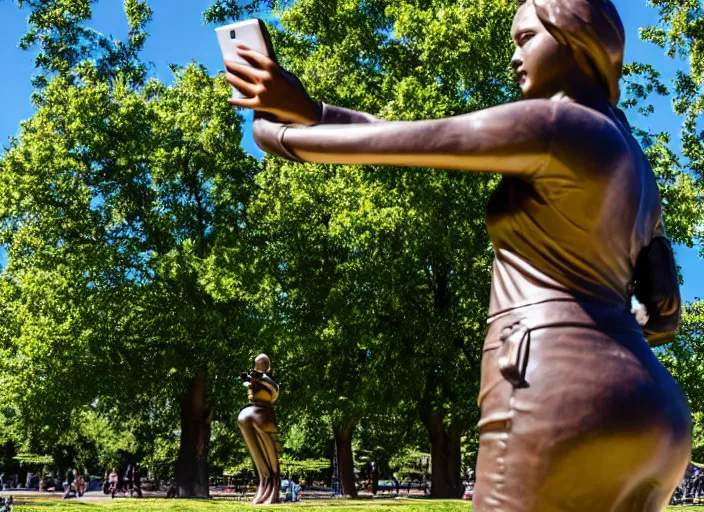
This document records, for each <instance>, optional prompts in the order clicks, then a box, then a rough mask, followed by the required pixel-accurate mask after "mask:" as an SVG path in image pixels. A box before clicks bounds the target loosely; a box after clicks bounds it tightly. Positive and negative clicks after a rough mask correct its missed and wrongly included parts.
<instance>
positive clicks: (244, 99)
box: [215, 19, 320, 125]
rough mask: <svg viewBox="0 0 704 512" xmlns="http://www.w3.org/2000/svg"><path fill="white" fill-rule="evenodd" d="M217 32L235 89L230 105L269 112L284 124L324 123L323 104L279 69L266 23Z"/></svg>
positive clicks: (255, 22) (242, 24)
mask: <svg viewBox="0 0 704 512" xmlns="http://www.w3.org/2000/svg"><path fill="white" fill-rule="evenodd" d="M215 32H216V34H217V36H218V42H219V43H220V49H221V51H222V55H223V59H224V60H225V68H226V70H227V73H226V75H225V78H226V79H227V81H228V82H229V84H230V85H231V86H232V90H233V96H232V97H231V98H230V100H229V102H230V104H232V105H234V106H236V107H240V108H249V109H254V110H256V111H257V112H266V113H268V114H270V115H272V116H274V117H275V118H276V120H278V121H280V122H284V123H296V124H303V125H311V124H315V123H317V122H318V121H319V120H320V105H319V104H318V103H316V102H315V101H313V99H311V97H310V96H309V95H308V93H307V92H306V91H305V89H304V88H303V85H302V84H301V83H300V81H299V80H298V78H297V77H295V76H294V75H292V74H291V73H289V72H288V71H285V70H284V69H283V68H282V67H281V66H279V64H278V62H277V60H276V55H275V53H274V48H273V46H272V44H271V38H270V36H269V32H268V30H267V29H266V25H265V24H264V22H263V21H261V20H258V19H253V20H247V21H242V22H239V23H234V24H231V25H226V26H223V27H219V28H217V29H215Z"/></svg>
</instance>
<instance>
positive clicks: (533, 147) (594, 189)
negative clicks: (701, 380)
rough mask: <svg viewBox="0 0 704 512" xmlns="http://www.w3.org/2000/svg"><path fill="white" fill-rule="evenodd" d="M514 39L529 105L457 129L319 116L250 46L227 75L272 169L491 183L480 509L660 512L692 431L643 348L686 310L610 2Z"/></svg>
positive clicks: (578, 0) (578, 4) (457, 120)
mask: <svg viewBox="0 0 704 512" xmlns="http://www.w3.org/2000/svg"><path fill="white" fill-rule="evenodd" d="M512 38H513V41H514V43H515V46H516V51H515V54H514V56H513V59H512V61H511V66H512V68H513V70H514V73H515V77H516V80H517V81H518V83H519V85H520V88H521V91H522V93H523V96H524V99H523V100H522V101H517V102H515V103H511V104H507V105H502V106H498V107H494V108H489V109H486V110H481V111H478V112H474V113H471V114H467V115H462V116H458V117H453V118H447V119H439V120H429V121H415V122H382V121H381V120H379V119H376V118H374V117H372V116H369V115H367V114H363V113H360V112H354V111H350V110H347V109H343V108H339V107H334V106H330V105H324V104H318V103H316V102H315V101H313V100H312V99H311V98H310V97H309V96H308V95H307V94H306V92H305V90H304V89H303V88H302V87H301V86H300V83H299V82H298V81H297V80H296V79H295V77H293V76H292V75H290V74H289V73H287V72H285V71H283V70H282V69H281V68H280V67H278V65H276V64H275V63H274V62H273V61H272V60H270V59H269V58H267V57H265V56H262V55H259V54H257V53H255V52H252V51H249V50H247V49H244V48H242V49H240V50H239V54H240V55H241V56H242V57H244V58H245V59H246V60H247V61H248V62H250V63H251V64H252V66H254V67H247V66H241V65H237V64H235V63H232V62H226V67H227V70H228V73H227V79H228V81H229V82H230V83H231V84H232V85H233V86H235V87H236V88H238V89H239V90H240V91H242V92H243V93H244V94H245V96H247V98H243V99H232V100H231V103H232V104H234V105H237V106H240V107H248V108H253V109H255V110H257V111H258V112H257V115H256V118H255V124H254V133H255V139H256V141H257V143H258V144H259V145H260V146H261V147H262V148H263V149H265V150H266V151H268V152H270V153H274V154H277V155H279V156H282V157H284V158H289V159H295V160H302V161H308V162H324V163H340V164H389V165H396V166H398V165H402V166H413V167H419V166H424V167H431V168H438V167H440V168H448V169H461V170H465V171H472V172H477V171H485V172H487V171H488V172H498V173H501V174H502V175H503V178H502V181H501V183H500V185H499V186H498V187H497V189H496V190H495V191H494V193H493V196H492V198H491V201H490V203H489V206H488V213H487V223H488V229H489V234H490V237H491V240H492V243H493V247H494V252H495V260H494V272H493V279H492V293H491V300H490V304H489V318H488V330H487V335H486V341H485V345H484V353H483V360H482V377H481V390H480V395H479V401H480V404H481V421H480V422H479V436H480V449H479V457H478V464H477V482H476V488H475V494H474V507H475V510H476V511H477V512H527V511H539V512H558V511H559V512H584V511H589V512H596V511H599V512H635V511H638V512H655V511H658V510H661V509H662V508H663V507H665V506H666V504H667V502H668V499H669V497H670V495H671V492H672V491H673V489H674V488H675V487H676V485H677V483H678V482H679V480H680V478H681V477H682V475H683V473H684V471H685V468H686V466H687V463H688V460H689V455H690V428H691V425H690V414H689V408H688V405H687V401H686V399H685V396H684V394H683V393H682V391H681V390H680V388H679V387H678V386H677V384H676V383H675V381H674V380H673V378H672V377H671V376H670V374H669V373H668V372H667V371H666V370H665V369H664V367H663V366H662V365H661V364H660V362H659V361H658V359H657V358H656V357H655V356H654V354H653V353H652V350H650V347H649V345H648V342H647V341H649V342H650V343H651V344H653V345H656V344H660V343H664V342H666V341H668V340H669V339H671V338H672V336H673V334H674V331H675V330H676V328H677V325H678V322H679V315H680V297H679V288H678V283H677V276H676V271H675V265H674V258H673V254H672V249H671V248H670V245H669V242H668V241H667V239H666V238H664V230H663V225H662V216H661V205H660V197H659V193H658V188H657V184H656V181H655V177H654V175H653V172H652V170H651V169H650V167H649V165H648V163H647V161H646V159H645V157H644V155H643V152H642V151H641V148H640V146H639V144H638V143H637V141H636V140H635V139H634V138H633V137H632V135H631V133H630V129H629V127H628V125H627V123H626V121H625V118H624V117H623V115H622V114H621V113H620V111H618V109H617V106H616V105H617V102H618V98H619V86H618V81H619V79H620V77H621V69H622V64H623V51H624V30H623V25H622V23H621V20H620V18H619V16H618V13H617V12H616V10H615V8H614V6H613V5H612V3H611V1H610V0H527V1H523V2H520V5H519V6H518V9H517V13H516V17H515V20H514V23H513V27H512ZM262 112H263V113H266V114H267V117H268V119H265V118H264V116H263V115H262V114H261V113H262ZM273 119H275V120H276V122H274V121H273ZM292 123H295V124H292ZM301 125H315V126H301ZM631 294H635V296H636V297H637V298H638V299H639V301H640V302H641V303H643V304H644V305H645V307H646V308H647V313H648V318H647V322H645V325H642V326H641V325H639V323H638V322H637V321H636V319H635V317H634V315H633V314H632V313H631V311H630V299H631ZM646 340H647V341H646Z"/></svg>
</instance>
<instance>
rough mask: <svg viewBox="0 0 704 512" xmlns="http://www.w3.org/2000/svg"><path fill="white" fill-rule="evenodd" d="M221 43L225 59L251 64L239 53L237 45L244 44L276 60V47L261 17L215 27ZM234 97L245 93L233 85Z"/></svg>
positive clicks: (239, 96) (240, 96)
mask: <svg viewBox="0 0 704 512" xmlns="http://www.w3.org/2000/svg"><path fill="white" fill-rule="evenodd" d="M215 34H216V35H217V36H218V43H220V51H222V56H223V58H224V59H227V60H231V61H233V62H238V63H240V64H244V65H245V66H249V65H250V64H249V63H248V62H247V61H246V60H244V59H243V58H242V57H240V56H239V55H237V52H236V48H237V45H244V46H247V47H248V48H250V49H252V50H254V51H256V52H259V53H263V54H264V55H266V56H267V57H269V58H270V59H272V60H274V62H276V55H275V54H274V47H273V46H272V44H271V36H270V35H269V31H268V30H267V28H266V25H265V24H264V22H263V21H262V20H260V19H256V18H255V19H251V20H247V21H240V22H238V23H232V24H231V25H225V26H222V27H218V28H216V29H215ZM232 97H233V98H243V97H244V95H243V94H242V93H240V92H239V91H238V90H237V89H235V88H234V87H232Z"/></svg>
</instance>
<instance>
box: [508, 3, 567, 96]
mask: <svg viewBox="0 0 704 512" xmlns="http://www.w3.org/2000/svg"><path fill="white" fill-rule="evenodd" d="M511 36H512V38H513V42H514V44H515V45H516V51H515V52H514V54H513V57H512V59H511V66H512V67H513V70H514V73H515V76H516V81H517V82H518V84H519V86H520V88H521V92H523V96H524V97H525V98H549V97H551V96H553V95H554V94H556V93H558V92H560V91H561V90H563V89H564V83H565V80H566V79H567V77H568V74H569V73H570V72H572V71H573V70H574V68H575V65H574V64H575V63H574V59H573V57H572V54H571V52H570V50H569V48H567V47H566V46H564V45H561V44H560V43H558V42H557V40H556V39H555V38H554V37H553V36H552V34H550V32H548V30H547V29H546V28H545V26H544V25H543V24H542V22H541V21H540V19H539V18H538V15H537V13H536V11H535V7H534V6H533V2H532V1H530V0H529V1H528V2H527V3H525V4H523V5H521V6H520V7H519V9H518V11H517V12H516V17H515V19H514V20H513V27H512V28H511Z"/></svg>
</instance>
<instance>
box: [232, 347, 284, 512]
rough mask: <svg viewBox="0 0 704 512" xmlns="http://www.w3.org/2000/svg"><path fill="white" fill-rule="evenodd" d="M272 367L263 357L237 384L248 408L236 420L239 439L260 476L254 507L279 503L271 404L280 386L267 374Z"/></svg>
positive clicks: (264, 356)
mask: <svg viewBox="0 0 704 512" xmlns="http://www.w3.org/2000/svg"><path fill="white" fill-rule="evenodd" d="M270 372H271V363H270V361H269V357H268V356H267V355H266V354H259V355H258V356H257V357H256V359H255V360H254V371H252V372H251V373H247V374H244V375H243V376H242V377H241V379H240V380H242V383H243V384H244V386H246V387H247V388H248V390H249V400H250V402H251V405H249V406H248V407H245V408H244V409H242V411H241V412H240V414H239V416H238V417H237V423H238V424H239V426H240V430H241V431H242V437H244V442H245V444H246V445H247V450H249V454H250V456H251V457H252V462H254V467H255V468H256V470H257V474H258V475H259V487H258V488H257V493H256V494H255V496H254V499H253V500H252V503H253V504H255V505H256V504H264V505H270V504H272V503H279V501H280V500H279V490H280V489H281V472H280V470H279V452H278V448H277V446H276V433H277V428H276V418H275V417H274V408H273V407H272V404H273V403H274V402H276V399H277V398H278V396H279V386H278V384H276V382H274V381H273V379H272V378H271V376H270V375H269V373H270Z"/></svg>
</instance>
